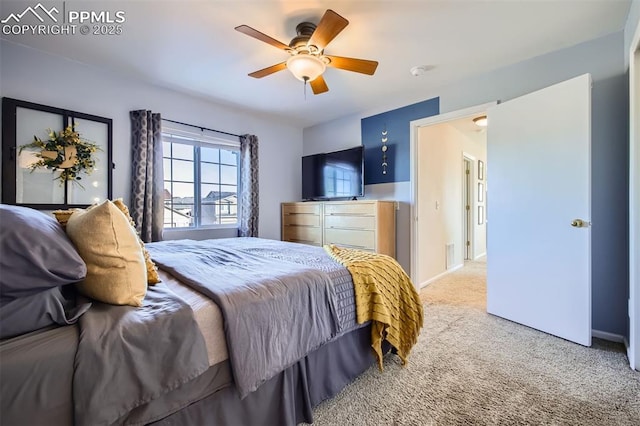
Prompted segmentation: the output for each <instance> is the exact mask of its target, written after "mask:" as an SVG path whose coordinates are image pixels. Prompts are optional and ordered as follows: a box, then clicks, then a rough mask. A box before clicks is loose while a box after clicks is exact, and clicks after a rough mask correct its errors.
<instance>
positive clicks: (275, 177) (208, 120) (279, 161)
mask: <svg viewBox="0 0 640 426" xmlns="http://www.w3.org/2000/svg"><path fill="white" fill-rule="evenodd" d="M0 70H1V72H0V94H1V95H2V96H7V97H11V98H16V99H21V100H25V101H30V102H35V103H39V104H44V105H50V106H54V107H59V108H66V109H70V110H74V111H81V112H85V113H88V114H94V115H99V116H102V117H108V118H112V119H113V159H114V162H115V163H116V169H115V170H114V172H113V196H114V198H115V197H123V198H124V199H125V200H129V196H130V192H131V184H130V167H131V166H130V164H131V148H130V121H129V111H131V110H135V109H151V110H153V111H155V112H160V113H161V114H162V116H163V117H164V118H169V119H172V120H177V121H182V122H185V123H190V124H195V125H199V126H203V127H209V128H213V129H219V130H224V131H227V132H230V133H236V134H244V133H250V134H255V135H257V136H258V139H259V159H260V172H259V181H260V219H259V226H260V230H259V234H260V236H261V237H264V238H272V239H280V202H282V201H291V200H294V199H298V198H300V191H301V189H300V188H301V187H300V174H301V170H300V167H301V166H300V157H301V156H302V129H300V128H296V127H293V126H291V125H290V124H288V123H283V122H278V121H276V120H274V119H272V118H270V117H267V116H257V115H255V114H250V113H247V112H246V111H243V110H239V109H235V108H233V107H229V106H225V105H222V104H216V103H213V102H210V101H207V100H203V99H201V98H196V97H192V96H188V95H184V94H180V93H178V92H175V91H172V90H168V89H164V88H160V87H157V86H153V85H151V84H147V83H145V82H140V81H132V80H127V79H123V78H120V77H119V76H116V75H114V74H112V73H109V72H106V71H103V70H100V69H96V68H92V67H89V66H86V65H83V64H79V63H76V62H73V61H69V60H66V59H63V58H60V57H56V56H52V55H49V54H45V53H42V52H39V51H37V50H34V49H31V48H27V47H23V46H20V45H17V44H13V43H9V42H7V41H2V42H1V43H0ZM247 101H248V102H250V101H251V100H250V99H248V100H247ZM233 234H234V231H233V230H219V231H204V230H200V231H195V233H194V231H190V232H179V233H176V234H170V235H168V238H185V237H189V238H198V239H200V238H213V237H222V236H232V235H233Z"/></svg>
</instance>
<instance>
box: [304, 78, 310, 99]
mask: <svg viewBox="0 0 640 426" xmlns="http://www.w3.org/2000/svg"><path fill="white" fill-rule="evenodd" d="M307 81H309V79H308V78H306V77H305V78H304V100H305V101H306V100H307Z"/></svg>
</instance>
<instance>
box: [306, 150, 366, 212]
mask: <svg viewBox="0 0 640 426" xmlns="http://www.w3.org/2000/svg"><path fill="white" fill-rule="evenodd" d="M363 154H364V148H363V147H362V146H357V147H355V148H350V149H345V150H342V151H334V152H329V153H324V154H315V155H307V156H305V157H302V199H303V200H330V199H333V198H355V197H363V196H364V155H363Z"/></svg>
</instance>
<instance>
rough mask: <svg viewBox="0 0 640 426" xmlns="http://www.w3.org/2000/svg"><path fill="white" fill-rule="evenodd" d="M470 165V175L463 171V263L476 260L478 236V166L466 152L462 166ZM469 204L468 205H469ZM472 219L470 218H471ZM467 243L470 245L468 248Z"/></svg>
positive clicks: (474, 159) (463, 155) (473, 158)
mask: <svg viewBox="0 0 640 426" xmlns="http://www.w3.org/2000/svg"><path fill="white" fill-rule="evenodd" d="M467 162H468V163H469V175H467V173H466V168H465V167H463V169H462V173H463V175H462V182H463V183H462V211H463V215H462V222H463V226H462V229H463V230H464V231H465V232H463V235H462V236H463V241H462V247H463V249H464V256H463V262H464V261H465V260H474V259H475V256H476V252H475V235H476V220H475V216H474V213H475V207H474V206H475V202H476V198H475V197H477V195H475V193H476V191H475V185H474V181H475V179H474V176H475V174H474V173H475V168H474V167H473V165H474V164H476V158H475V157H474V156H472V155H470V154H467V153H466V152H462V164H463V165H465V164H466V163H467ZM467 202H468V204H467ZM467 205H468V206H469V210H468V211H467V209H466V206H467ZM469 217H470V218H469ZM467 241H468V242H469V245H468V246H467Z"/></svg>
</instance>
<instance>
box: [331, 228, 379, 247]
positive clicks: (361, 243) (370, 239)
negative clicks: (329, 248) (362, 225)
mask: <svg viewBox="0 0 640 426" xmlns="http://www.w3.org/2000/svg"><path fill="white" fill-rule="evenodd" d="M375 241H376V240H375V232H374V231H361V230H357V229H326V228H325V231H324V243H325V244H335V245H337V246H340V245H344V246H347V247H353V248H361V249H366V250H375V247H376V243H375Z"/></svg>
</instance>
